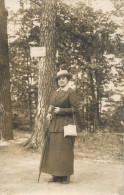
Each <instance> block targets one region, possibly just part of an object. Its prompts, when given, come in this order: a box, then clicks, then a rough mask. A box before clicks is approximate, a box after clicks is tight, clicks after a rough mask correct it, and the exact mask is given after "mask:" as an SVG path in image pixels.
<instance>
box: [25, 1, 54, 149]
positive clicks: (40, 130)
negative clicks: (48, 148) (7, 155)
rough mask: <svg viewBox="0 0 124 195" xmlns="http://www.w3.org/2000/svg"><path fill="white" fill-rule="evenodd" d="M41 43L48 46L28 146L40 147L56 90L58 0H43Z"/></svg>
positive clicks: (41, 69) (42, 66) (41, 62)
mask: <svg viewBox="0 0 124 195" xmlns="http://www.w3.org/2000/svg"><path fill="white" fill-rule="evenodd" d="M41 6H42V8H41V36H40V44H41V46H43V47H45V48H46V56H45V57H41V58H40V60H39V79H38V106H37V114H36V118H35V125H34V132H33V134H32V136H31V139H30V140H28V142H27V143H28V147H33V148H38V147H39V146H40V145H41V143H42V138H43V135H44V131H45V129H46V126H47V124H46V117H45V116H46V114H47V109H48V106H49V98H50V95H51V92H52V91H53V90H54V86H55V85H54V79H53V76H54V74H55V53H56V51H55V19H56V0H47V1H46V0H44V1H42V5H41Z"/></svg>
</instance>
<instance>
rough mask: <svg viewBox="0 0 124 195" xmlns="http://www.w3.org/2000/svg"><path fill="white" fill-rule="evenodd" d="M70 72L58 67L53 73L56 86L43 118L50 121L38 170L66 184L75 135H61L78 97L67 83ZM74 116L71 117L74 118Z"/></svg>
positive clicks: (70, 119) (71, 172)
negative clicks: (57, 70) (55, 74)
mask: <svg viewBox="0 0 124 195" xmlns="http://www.w3.org/2000/svg"><path fill="white" fill-rule="evenodd" d="M71 78H72V74H70V73H68V71H67V70H60V71H59V72H58V73H57V76H56V82H57V84H58V86H59V88H58V89H57V90H56V91H55V92H54V93H53V94H52V96H51V99H50V107H49V109H48V115H47V119H48V122H50V126H49V136H48V137H49V138H48V142H47V145H46V150H45V155H44V160H43V167H42V172H45V173H48V174H51V175H52V178H51V179H50V180H49V182H58V181H59V182H61V183H63V184H67V183H69V181H70V176H71V175H72V174H73V173H74V151H73V150H74V142H75V137H72V136H67V137H64V125H68V124H74V120H76V117H75V116H76V114H77V113H78V103H79V100H78V97H77V94H76V92H75V91H74V90H73V89H72V88H70V87H69V86H68V82H69V80H70V79H71ZM74 118H75V119H74Z"/></svg>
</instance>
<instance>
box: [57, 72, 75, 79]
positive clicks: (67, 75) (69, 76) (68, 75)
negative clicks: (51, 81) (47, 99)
mask: <svg viewBox="0 0 124 195" xmlns="http://www.w3.org/2000/svg"><path fill="white" fill-rule="evenodd" d="M62 76H66V77H68V78H70V79H71V78H72V76H73V75H72V74H71V73H67V74H66V73H64V74H60V75H57V76H55V79H56V80H57V79H58V78H60V77H62Z"/></svg>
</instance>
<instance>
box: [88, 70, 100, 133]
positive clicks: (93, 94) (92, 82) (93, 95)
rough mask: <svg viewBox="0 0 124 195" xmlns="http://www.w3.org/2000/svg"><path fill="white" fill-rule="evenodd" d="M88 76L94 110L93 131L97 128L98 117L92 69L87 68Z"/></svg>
mask: <svg viewBox="0 0 124 195" xmlns="http://www.w3.org/2000/svg"><path fill="white" fill-rule="evenodd" d="M89 78H90V86H91V95H92V100H93V105H92V106H93V111H94V123H95V124H94V125H95V127H94V128H95V131H98V130H99V118H98V105H97V97H96V94H95V84H94V77H93V73H92V70H91V69H90V68H89Z"/></svg>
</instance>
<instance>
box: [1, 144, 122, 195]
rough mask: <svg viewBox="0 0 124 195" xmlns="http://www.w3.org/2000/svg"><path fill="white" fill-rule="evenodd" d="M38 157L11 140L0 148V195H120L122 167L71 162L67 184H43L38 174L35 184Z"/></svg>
mask: <svg viewBox="0 0 124 195" xmlns="http://www.w3.org/2000/svg"><path fill="white" fill-rule="evenodd" d="M39 161H40V154H39V153H34V152H31V151H25V149H24V148H22V147H20V145H19V144H18V143H17V142H16V141H13V142H11V143H10V144H9V145H7V146H0V195H55V194H59V195H69V194H70V195H122V194H123V192H122V188H123V180H124V168H123V166H122V165H121V164H114V163H112V162H106V161H104V162H103V161H101V162H98V161H96V162H95V161H86V160H85V161H84V160H79V159H76V160H75V174H74V175H73V176H72V177H71V182H70V183H69V184H68V185H62V184H60V183H47V181H48V179H49V178H50V175H47V174H44V173H42V175H41V179H40V183H37V177H38V166H39Z"/></svg>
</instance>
